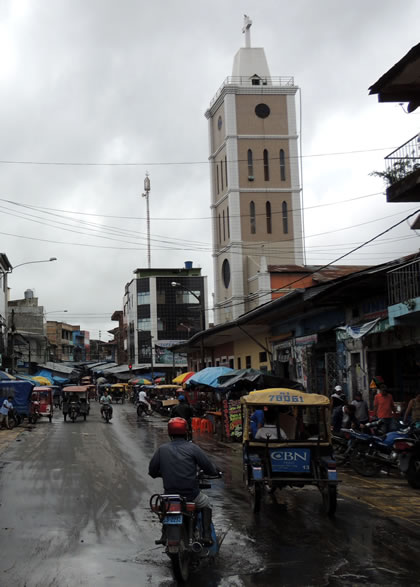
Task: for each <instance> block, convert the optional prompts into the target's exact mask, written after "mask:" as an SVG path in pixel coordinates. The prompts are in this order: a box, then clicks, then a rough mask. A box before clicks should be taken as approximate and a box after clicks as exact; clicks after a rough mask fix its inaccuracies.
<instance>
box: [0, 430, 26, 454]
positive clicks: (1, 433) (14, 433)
mask: <svg viewBox="0 0 420 587" xmlns="http://www.w3.org/2000/svg"><path fill="white" fill-rule="evenodd" d="M25 430H27V426H24V425H22V424H21V425H20V426H16V428H13V430H6V429H5V428H4V429H3V428H2V429H0V454H2V453H3V452H4V451H5V450H6V449H7V448H9V446H10V444H12V442H14V441H15V440H16V438H17V437H18V436H20V434H22V432H25Z"/></svg>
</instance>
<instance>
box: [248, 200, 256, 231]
mask: <svg viewBox="0 0 420 587" xmlns="http://www.w3.org/2000/svg"><path fill="white" fill-rule="evenodd" d="M249 221H250V228H251V234H255V233H256V229H257V227H256V221H255V203H254V202H250V203H249Z"/></svg>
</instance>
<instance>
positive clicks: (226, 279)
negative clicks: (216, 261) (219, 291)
mask: <svg viewBox="0 0 420 587" xmlns="http://www.w3.org/2000/svg"><path fill="white" fill-rule="evenodd" d="M222 279H223V285H224V286H225V288H226V289H227V288H228V287H229V284H230V265H229V261H228V260H227V259H225V260H224V261H223V264H222Z"/></svg>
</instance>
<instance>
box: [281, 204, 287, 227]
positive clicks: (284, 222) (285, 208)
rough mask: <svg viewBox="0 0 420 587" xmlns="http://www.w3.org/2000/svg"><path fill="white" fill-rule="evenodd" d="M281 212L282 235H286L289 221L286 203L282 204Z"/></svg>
mask: <svg viewBox="0 0 420 587" xmlns="http://www.w3.org/2000/svg"><path fill="white" fill-rule="evenodd" d="M281 211H282V216H283V233H284V234H287V233H288V232H289V219H288V212H287V202H283V203H282V205H281Z"/></svg>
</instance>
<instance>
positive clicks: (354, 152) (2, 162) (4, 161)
mask: <svg viewBox="0 0 420 587" xmlns="http://www.w3.org/2000/svg"><path fill="white" fill-rule="evenodd" d="M394 149H395V147H376V148H373V149H355V150H352V151H337V152H331V153H312V154H309V155H294V156H290V155H285V159H299V158H302V159H309V158H312V157H333V156H340V155H357V154H360V153H373V152H375V151H392V150H394ZM270 159H271V160H272V161H276V160H280V157H271V158H270ZM254 161H263V158H261V159H259V158H254ZM229 163H248V160H247V159H236V160H231V161H230V162H229ZM212 164H213V161H208V160H206V161H149V162H141V161H120V162H105V161H102V162H99V161H96V162H89V161H36V160H23V159H21V160H18V159H0V165H39V166H55V167H157V166H175V165H212Z"/></svg>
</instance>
